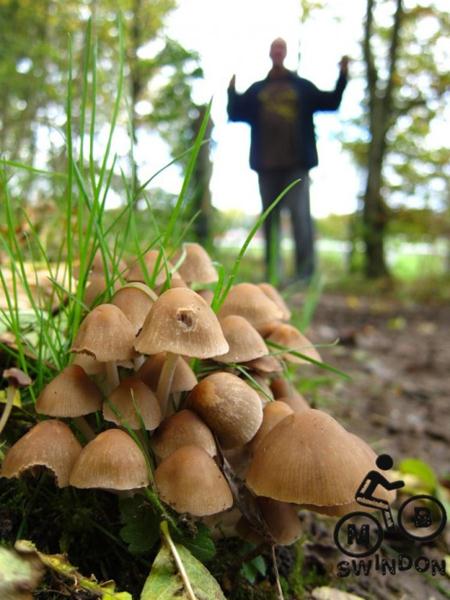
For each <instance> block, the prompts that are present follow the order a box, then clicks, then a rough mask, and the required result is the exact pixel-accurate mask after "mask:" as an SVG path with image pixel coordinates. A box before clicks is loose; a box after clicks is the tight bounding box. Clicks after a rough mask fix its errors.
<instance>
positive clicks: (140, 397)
mask: <svg viewBox="0 0 450 600" xmlns="http://www.w3.org/2000/svg"><path fill="white" fill-rule="evenodd" d="M110 405H111V406H110ZM103 416H104V418H105V419H106V421H111V422H112V423H115V424H116V425H122V426H123V425H124V424H126V425H127V426H128V427H130V429H135V430H138V429H141V427H142V423H141V418H142V422H143V425H144V427H145V429H147V430H148V431H153V430H154V429H156V428H157V427H158V425H159V424H160V423H161V409H160V407H159V402H158V399H157V398H156V396H155V394H154V393H153V392H152V390H151V389H150V388H149V387H148V386H147V385H145V383H144V382H143V381H141V380H140V379H139V378H138V377H136V376H134V377H127V378H126V379H123V380H122V381H121V382H120V385H119V386H118V387H116V389H115V390H113V391H112V393H111V394H110V395H109V398H108V402H105V403H104V404H103Z"/></svg>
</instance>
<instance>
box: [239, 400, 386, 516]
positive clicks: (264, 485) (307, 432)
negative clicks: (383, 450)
mask: <svg viewBox="0 0 450 600" xmlns="http://www.w3.org/2000/svg"><path fill="white" fill-rule="evenodd" d="M375 460H376V455H375V453H374V452H373V451H372V450H371V449H370V447H369V446H368V445H367V444H366V443H365V442H364V441H363V440H361V439H359V438H357V437H356V436H353V435H351V434H349V433H348V432H347V431H346V430H345V429H344V428H343V427H342V426H341V425H340V424H339V423H338V422H337V421H336V420H335V419H333V417H330V416H329V415H327V414H326V413H324V412H322V411H320V410H315V409H309V410H305V411H303V412H301V413H294V414H293V415H290V416H288V417H286V418H285V419H283V420H282V421H281V422H280V423H278V425H276V426H275V427H274V428H273V429H272V431H270V432H269V433H268V434H267V435H266V436H265V437H264V439H263V440H262V441H261V443H260V444H259V446H258V448H257V449H256V451H255V454H254V457H253V461H252V463H251V465H250V468H249V470H248V473H247V485H248V486H249V488H250V489H251V490H252V491H253V492H254V493H255V494H257V495H260V496H267V497H269V498H274V499H275V500H280V501H283V502H292V503H295V504H314V505H316V506H336V505H340V504H349V503H350V502H353V500H354V497H355V493H356V491H357V489H358V487H359V485H360V483H361V481H362V480H363V478H364V477H365V476H366V475H367V473H368V472H369V471H370V470H373V469H375V468H376V467H375Z"/></svg>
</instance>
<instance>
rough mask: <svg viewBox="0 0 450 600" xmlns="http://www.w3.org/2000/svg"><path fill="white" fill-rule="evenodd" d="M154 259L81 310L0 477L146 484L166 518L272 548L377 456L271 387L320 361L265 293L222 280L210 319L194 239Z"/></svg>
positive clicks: (341, 505)
mask: <svg viewBox="0 0 450 600" xmlns="http://www.w3.org/2000/svg"><path fill="white" fill-rule="evenodd" d="M159 262H161V261H159V260H158V253H157V252H155V251H153V250H151V251H150V252H148V253H147V254H146V255H144V256H143V257H141V258H140V260H139V261H137V260H135V261H134V263H133V264H131V266H130V267H129V268H128V270H125V267H124V268H123V274H124V281H125V282H126V283H125V285H123V286H122V287H121V288H120V289H114V290H113V292H112V293H113V295H112V298H110V302H108V303H104V304H98V305H97V306H95V307H94V308H93V309H92V310H91V311H90V312H89V313H88V314H87V315H86V317H85V318H84V320H83V321H82V323H81V325H80V328H79V331H78V334H77V336H76V338H75V340H74V341H73V344H72V348H71V351H72V353H73V354H72V360H71V364H70V365H69V366H67V367H66V368H65V369H64V370H63V371H62V372H61V373H60V374H58V375H57V376H56V377H55V378H54V379H53V380H52V381H51V382H50V383H48V384H47V386H46V387H45V388H44V389H43V390H42V392H41V393H40V395H39V397H38V399H37V402H36V411H37V413H39V415H43V416H44V417H50V418H49V419H45V418H44V420H41V421H40V422H39V423H38V424H37V425H35V426H34V427H33V428H32V429H31V430H30V431H29V432H28V433H27V434H26V435H25V436H23V437H22V438H21V439H19V441H18V442H16V444H15V445H14V446H12V447H11V448H10V449H9V451H8V452H7V454H6V457H5V459H4V461H3V464H2V466H1V472H0V475H1V476H3V477H19V476H20V475H21V474H22V473H23V472H24V471H26V470H28V469H36V468H42V467H44V468H47V469H50V470H51V471H52V472H53V473H54V475H55V480H56V484H57V485H58V486H59V487H65V486H68V485H71V486H74V487H77V488H100V489H106V490H111V491H118V492H121V491H124V490H139V489H140V488H145V487H147V486H149V485H152V486H155V488H156V489H155V490H154V491H157V493H158V495H159V498H160V499H161V500H162V501H163V502H164V503H165V504H167V505H168V506H170V507H171V508H172V509H173V510H174V511H176V512H178V513H187V514H189V515H192V516H193V517H199V518H200V517H201V518H204V519H206V520H207V522H208V523H210V524H211V525H214V526H215V527H216V528H217V529H220V530H221V531H223V530H224V529H226V527H225V526H224V523H226V522H227V523H229V522H232V523H233V525H234V527H233V531H236V530H237V531H238V532H240V534H241V535H243V536H246V537H248V538H249V539H254V538H255V537H258V536H260V537H262V538H263V539H266V540H267V539H270V540H271V541H272V542H275V543H279V544H290V543H292V542H293V541H294V540H295V539H297V538H298V537H299V536H300V533H301V530H300V521H299V519H298V512H299V510H300V508H301V507H306V508H308V509H310V510H314V511H317V512H320V513H324V514H328V515H340V514H343V512H345V511H347V510H349V508H351V505H352V503H353V501H354V495H355V491H356V489H357V487H358V484H359V482H360V481H361V479H362V478H363V476H364V475H365V474H366V473H367V472H368V471H369V470H373V469H375V468H376V467H375V458H376V457H375V454H374V453H373V451H372V450H371V449H370V448H369V446H368V445H367V444H366V443H365V442H363V441H362V440H361V439H359V438H357V437H356V436H354V435H352V434H350V433H349V432H347V431H346V430H345V429H344V428H343V427H342V426H341V425H339V424H338V423H337V422H336V421H335V420H334V419H333V418H332V417H331V416H329V415H328V414H326V413H325V412H322V411H320V410H315V409H312V408H310V407H309V405H308V403H307V402H306V400H305V399H304V398H303V397H302V396H301V395H300V394H299V393H298V392H296V391H295V389H294V388H293V387H292V385H291V384H290V382H289V380H288V379H287V378H286V376H285V375H286V368H285V366H286V363H291V364H292V365H303V364H304V363H305V362H308V359H312V361H313V362H314V361H315V362H318V361H320V360H321V358H320V355H319V353H318V352H317V350H316V349H315V348H314V346H313V345H312V344H311V343H310V342H309V341H308V340H307V338H305V336H304V335H303V334H302V333H301V332H300V331H299V330H298V329H296V328H295V327H294V326H293V325H291V324H289V322H288V321H289V319H290V318H291V313H290V311H289V309H288V307H287V306H286V304H285V302H284V301H283V299H282V297H281V296H280V294H279V293H278V291H277V290H276V289H275V288H274V287H273V286H271V285H269V284H268V283H263V284H260V285H253V284H250V283H240V284H237V285H234V286H233V287H232V288H231V290H230V292H229V293H228V295H227V297H226V298H225V300H224V301H223V303H222V304H221V306H220V309H219V310H218V312H217V314H216V313H215V312H214V311H213V310H212V308H211V306H210V304H209V303H210V302H211V299H212V295H213V293H212V291H211V287H213V286H214V284H215V282H216V281H217V280H218V276H217V272H216V270H215V268H214V265H213V263H212V261H211V259H210V257H209V256H208V254H207V253H206V251H205V250H204V249H203V248H202V247H201V246H199V245H198V244H193V243H192V244H185V245H184V248H183V251H182V253H181V254H180V255H179V256H178V257H175V260H174V262H176V264H177V267H178V270H176V269H175V268H174V267H173V266H172V265H171V264H170V263H168V262H167V261H166V262H164V263H163V264H161V266H160V269H161V272H159V273H155V268H158V263H159ZM101 267H102V263H101V261H99V260H98V259H95V260H94V261H93V266H92V274H91V283H90V285H89V286H88V288H87V292H88V295H87V297H86V298H85V302H86V303H87V304H89V303H90V302H92V301H93V299H94V298H95V296H94V295H93V292H94V291H95V290H94V289H93V286H96V287H95V289H96V290H98V289H101V288H102V286H103V285H104V281H105V279H104V276H103V273H102V271H101ZM145 270H147V271H148V272H151V273H153V274H154V275H156V276H154V277H153V279H154V282H155V285H154V287H155V289H150V288H149V287H148V286H147V285H146V284H145V281H148V278H147V277H146V273H145ZM208 286H209V287H208ZM166 288H168V289H166ZM95 295H98V294H95ZM100 414H101V415H102V417H103V418H99V415H100ZM133 431H134V432H136V435H130V433H131V432H133ZM75 434H76V435H75ZM138 441H139V442H140V443H139V444H138ZM148 457H150V460H147V459H148ZM152 463H153V464H154V472H153V471H152ZM243 496H247V497H246V498H243ZM249 499H250V500H251V501H249ZM249 507H250V508H249ZM208 519H209V520H208Z"/></svg>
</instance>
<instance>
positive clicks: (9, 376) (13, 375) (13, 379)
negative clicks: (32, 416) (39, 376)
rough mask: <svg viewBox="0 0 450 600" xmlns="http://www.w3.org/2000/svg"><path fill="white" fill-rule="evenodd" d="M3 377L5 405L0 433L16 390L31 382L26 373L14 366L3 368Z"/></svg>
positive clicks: (9, 412)
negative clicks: (5, 381)
mask: <svg viewBox="0 0 450 600" xmlns="http://www.w3.org/2000/svg"><path fill="white" fill-rule="evenodd" d="M3 378H4V379H6V380H7V382H8V387H7V389H6V405H5V408H4V410H3V413H2V418H1V419H0V433H1V432H2V431H3V429H4V428H5V425H6V423H7V422H8V419H9V415H10V414H11V410H12V407H13V404H14V398H15V395H16V392H17V390H18V389H19V388H21V387H28V386H29V385H31V383H32V381H31V379H30V377H28V375H27V374H26V373H24V372H23V371H21V370H20V369H16V368H15V367H12V368H11V369H5V370H4V371H3Z"/></svg>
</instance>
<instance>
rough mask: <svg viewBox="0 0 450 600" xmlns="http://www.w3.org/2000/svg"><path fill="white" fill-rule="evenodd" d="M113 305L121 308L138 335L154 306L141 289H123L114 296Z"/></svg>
mask: <svg viewBox="0 0 450 600" xmlns="http://www.w3.org/2000/svg"><path fill="white" fill-rule="evenodd" d="M130 285H132V284H130ZM136 285H138V284H136ZM111 304H114V305H115V306H117V307H119V308H120V310H121V311H122V312H123V314H124V315H125V316H126V318H127V319H128V320H129V321H130V323H131V324H132V325H133V327H134V330H135V332H136V333H137V332H138V331H139V330H140V329H141V327H142V325H143V324H144V321H145V317H146V316H147V315H148V313H149V311H150V309H151V307H152V306H153V300H152V299H151V298H150V296H149V295H148V294H146V293H145V291H144V290H143V289H141V288H137V287H122V288H120V290H118V291H117V292H116V293H115V294H114V296H113V298H112V300H111Z"/></svg>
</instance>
